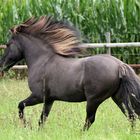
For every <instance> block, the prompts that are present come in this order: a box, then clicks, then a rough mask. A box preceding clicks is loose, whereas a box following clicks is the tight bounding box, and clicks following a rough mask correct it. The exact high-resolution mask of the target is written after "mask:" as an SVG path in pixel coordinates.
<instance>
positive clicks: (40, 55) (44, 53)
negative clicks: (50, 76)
mask: <svg viewBox="0 0 140 140" xmlns="http://www.w3.org/2000/svg"><path fill="white" fill-rule="evenodd" d="M23 41H24V42H25V43H24V44H22V46H23V47H24V56H25V60H26V63H27V65H28V68H30V67H32V66H33V65H35V64H36V63H40V64H41V63H43V62H45V61H47V60H48V59H49V58H50V57H51V56H52V55H53V51H52V49H51V48H49V47H48V48H47V47H46V46H45V44H43V43H42V42H41V41H40V40H38V39H36V38H32V37H31V38H27V37H23ZM46 45H47V44H46Z"/></svg>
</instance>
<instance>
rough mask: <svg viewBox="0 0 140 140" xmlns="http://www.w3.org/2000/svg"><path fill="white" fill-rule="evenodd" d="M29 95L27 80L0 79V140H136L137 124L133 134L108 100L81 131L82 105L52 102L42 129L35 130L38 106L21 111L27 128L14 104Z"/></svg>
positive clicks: (139, 132)
mask: <svg viewBox="0 0 140 140" xmlns="http://www.w3.org/2000/svg"><path fill="white" fill-rule="evenodd" d="M29 94H30V91H29V89H28V84H27V80H9V79H1V80H0V140H139V139H140V125H139V122H137V123H138V124H137V126H136V130H135V132H133V133H132V132H131V128H130V124H129V122H128V121H127V119H126V118H125V117H124V115H123V114H122V113H121V111H120V110H119V109H118V107H117V106H116V105H115V104H114V103H113V101H112V100H111V99H109V100H106V101H105V102H104V103H103V104H102V105H101V106H100V107H99V109H98V111H97V116H96V121H95V123H94V124H93V125H92V126H91V128H90V130H89V131H87V132H83V131H81V130H82V127H83V124H84V120H85V115H86V114H85V106H86V104H85V103H66V102H55V103H54V106H53V108H52V111H51V113H50V115H49V117H48V121H47V123H46V124H45V127H44V129H41V130H38V119H39V116H40V113H41V110H42V105H36V106H33V107H27V108H26V109H25V115H26V119H27V121H28V126H27V127H26V128H24V127H23V126H22V125H21V123H20V121H19V119H18V109H17V105H18V102H19V101H21V100H23V99H24V98H26V97H27V96H28V95H29Z"/></svg>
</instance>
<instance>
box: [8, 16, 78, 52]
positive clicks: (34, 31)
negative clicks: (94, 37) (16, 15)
mask: <svg viewBox="0 0 140 140" xmlns="http://www.w3.org/2000/svg"><path fill="white" fill-rule="evenodd" d="M11 31H12V33H14V34H15V33H16V34H17V33H26V34H30V35H32V36H35V37H38V38H41V39H42V40H44V41H46V42H49V44H50V45H51V46H52V47H53V48H54V50H55V51H56V53H59V54H63V55H69V54H70V53H76V52H72V50H73V48H75V47H77V45H79V44H80V36H79V33H78V32H77V30H76V29H74V28H73V27H72V26H70V25H69V24H67V23H64V22H62V21H56V20H54V19H53V18H52V17H50V16H42V17H40V18H39V19H36V18H34V17H32V18H30V19H28V20H27V21H25V22H24V23H22V24H20V25H18V26H15V27H14V28H12V29H11Z"/></svg>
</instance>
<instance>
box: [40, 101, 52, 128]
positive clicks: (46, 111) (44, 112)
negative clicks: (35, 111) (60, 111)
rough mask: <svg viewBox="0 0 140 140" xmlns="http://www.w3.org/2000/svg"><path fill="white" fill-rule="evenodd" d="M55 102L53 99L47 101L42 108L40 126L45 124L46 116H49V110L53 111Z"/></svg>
mask: <svg viewBox="0 0 140 140" xmlns="http://www.w3.org/2000/svg"><path fill="white" fill-rule="evenodd" d="M53 102H54V101H53V100H47V101H45V103H44V106H43V110H42V113H41V116H40V120H39V122H38V123H39V126H43V124H44V123H45V121H46V118H47V117H48V115H49V112H50V111H51V108H52V105H53Z"/></svg>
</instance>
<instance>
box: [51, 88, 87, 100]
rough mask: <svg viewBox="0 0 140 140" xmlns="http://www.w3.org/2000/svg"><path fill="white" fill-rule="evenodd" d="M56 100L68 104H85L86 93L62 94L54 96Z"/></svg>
mask: <svg viewBox="0 0 140 140" xmlns="http://www.w3.org/2000/svg"><path fill="white" fill-rule="evenodd" d="M53 98H54V99H55V100H61V101H67V102H83V101H85V100H86V97H85V94H84V92H69V91H67V92H61V93H57V94H56V95H54V96H53Z"/></svg>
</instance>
